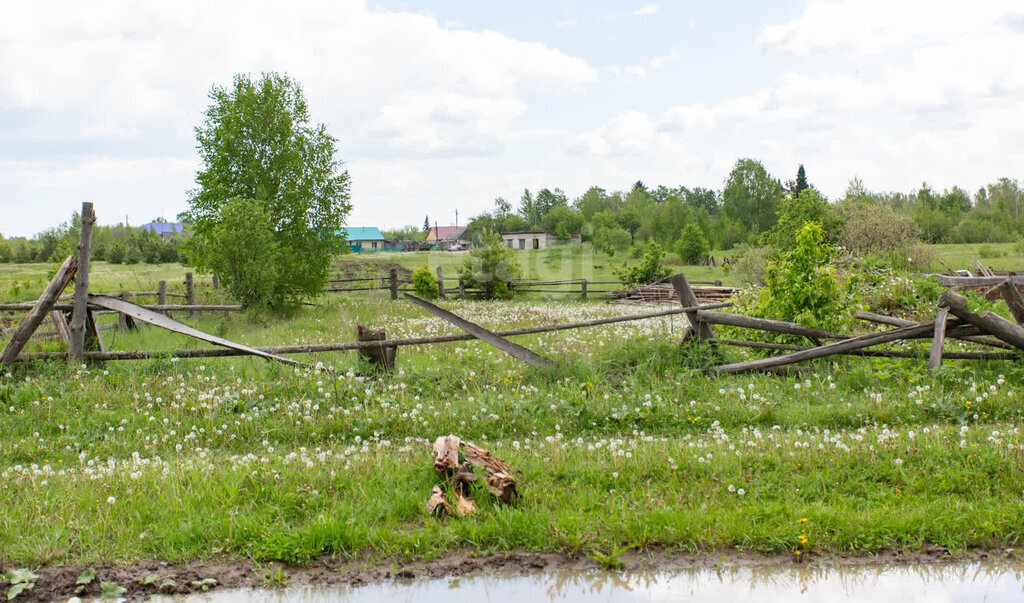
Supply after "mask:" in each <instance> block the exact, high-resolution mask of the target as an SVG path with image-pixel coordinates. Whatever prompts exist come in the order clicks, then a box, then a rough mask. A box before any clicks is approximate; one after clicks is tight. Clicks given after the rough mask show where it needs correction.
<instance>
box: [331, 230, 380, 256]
mask: <svg viewBox="0 0 1024 603" xmlns="http://www.w3.org/2000/svg"><path fill="white" fill-rule="evenodd" d="M340 232H341V234H342V235H344V236H345V240H346V241H348V248H349V249H351V250H352V251H354V252H356V253H359V252H360V251H381V250H383V249H384V244H385V239H384V233H382V232H381V231H380V229H379V228H377V227H376V226H346V227H344V228H342V229H341V231H340Z"/></svg>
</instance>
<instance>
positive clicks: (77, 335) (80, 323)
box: [68, 201, 96, 363]
mask: <svg viewBox="0 0 1024 603" xmlns="http://www.w3.org/2000/svg"><path fill="white" fill-rule="evenodd" d="M95 222H96V214H95V212H93V208H92V203H90V202H88V201H86V202H84V203H82V232H81V234H80V235H79V237H78V269H77V270H76V271H75V303H74V310H73V311H72V314H71V338H70V339H68V362H69V363H72V362H81V360H82V353H83V352H84V351H85V323H86V319H87V318H88V316H86V314H87V313H88V312H89V308H88V307H87V305H88V303H89V300H88V296H89V256H90V254H91V252H92V225H93V224H94V223H95Z"/></svg>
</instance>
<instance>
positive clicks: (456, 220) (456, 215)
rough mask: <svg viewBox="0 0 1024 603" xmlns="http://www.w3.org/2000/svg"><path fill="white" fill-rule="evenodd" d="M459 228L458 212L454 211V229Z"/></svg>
mask: <svg viewBox="0 0 1024 603" xmlns="http://www.w3.org/2000/svg"><path fill="white" fill-rule="evenodd" d="M458 227H459V210H455V228H458Z"/></svg>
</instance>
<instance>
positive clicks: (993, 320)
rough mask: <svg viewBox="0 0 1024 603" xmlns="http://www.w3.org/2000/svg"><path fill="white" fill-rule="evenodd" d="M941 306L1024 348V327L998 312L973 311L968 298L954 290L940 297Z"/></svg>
mask: <svg viewBox="0 0 1024 603" xmlns="http://www.w3.org/2000/svg"><path fill="white" fill-rule="evenodd" d="M939 307H940V308H941V307H948V308H949V311H950V312H952V313H953V314H955V315H956V316H957V317H958V318H960V319H961V320H963V321H965V322H969V323H971V324H972V325H974V326H976V327H978V328H979V329H981V330H983V331H985V332H986V333H989V334H991V335H994V336H996V337H997V338H999V339H1001V340H1003V341H1005V342H1006V343H1008V344H1010V345H1012V346H1014V347H1016V348H1020V349H1024V327H1021V326H1020V325H1017V324H1014V323H1012V322H1010V321H1008V320H1006V319H1005V318H1003V317H1002V316H999V315H998V314H994V313H992V312H982V313H981V314H977V313H975V312H971V311H970V310H969V309H968V307H967V298H966V297H964V296H963V295H960V294H959V293H956V292H954V291H946V292H945V293H943V294H942V297H941V298H939Z"/></svg>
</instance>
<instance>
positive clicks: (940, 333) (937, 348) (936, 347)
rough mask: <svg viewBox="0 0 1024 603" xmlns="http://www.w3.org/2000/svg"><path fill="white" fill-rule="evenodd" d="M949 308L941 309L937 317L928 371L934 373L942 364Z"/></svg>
mask: <svg viewBox="0 0 1024 603" xmlns="http://www.w3.org/2000/svg"><path fill="white" fill-rule="evenodd" d="M948 317H949V308H939V312H938V314H936V315H935V335H934V336H933V337H932V349H931V352H929V354H928V370H930V371H933V370H935V369H937V368H939V365H940V364H942V344H943V342H945V341H946V319H947V318H948Z"/></svg>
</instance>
